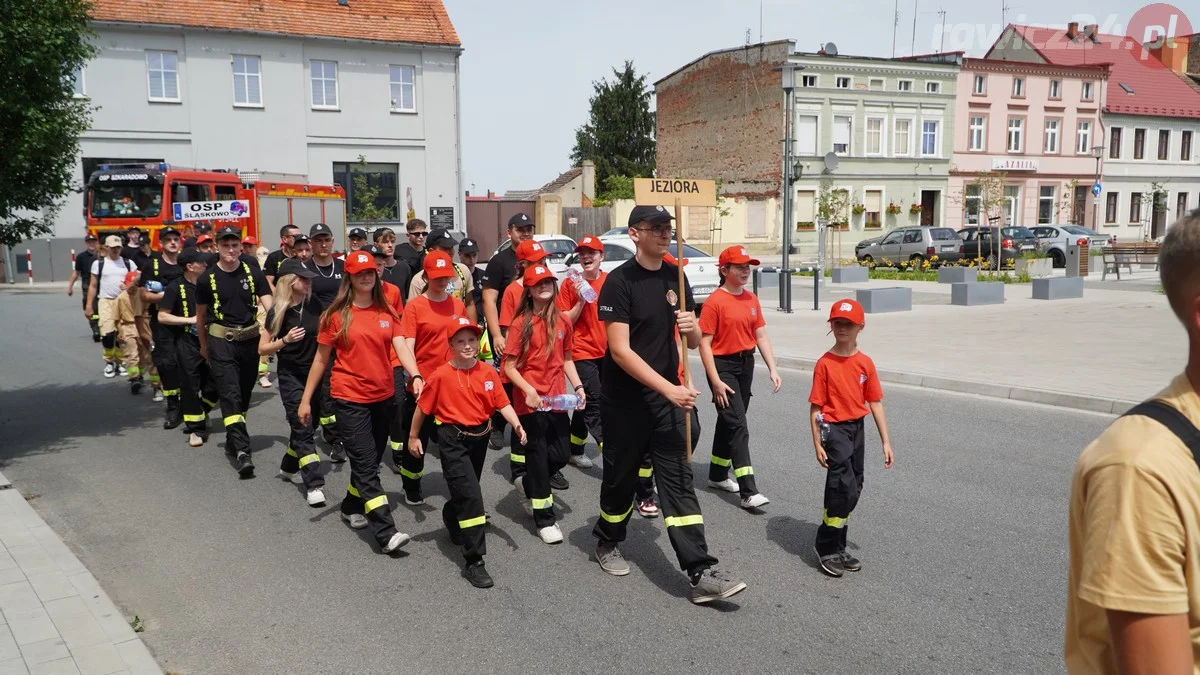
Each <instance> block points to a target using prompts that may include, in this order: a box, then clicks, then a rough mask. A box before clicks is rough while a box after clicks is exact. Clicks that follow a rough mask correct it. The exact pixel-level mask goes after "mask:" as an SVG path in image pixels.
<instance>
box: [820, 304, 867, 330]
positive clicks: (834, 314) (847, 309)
mask: <svg viewBox="0 0 1200 675" xmlns="http://www.w3.org/2000/svg"><path fill="white" fill-rule="evenodd" d="M834 319H846V320H848V321H850V322H851V323H853V324H855V325H858V326H861V325H863V324H864V323H866V321H867V320H866V318H865V316H864V315H863V308H862V305H860V304H858V301H856V300H851V299H850V298H843V299H841V300H838V301H837V302H835V303H833V307H830V308H829V320H830V321H833V320H834Z"/></svg>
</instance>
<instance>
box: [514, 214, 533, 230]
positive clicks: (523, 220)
mask: <svg viewBox="0 0 1200 675" xmlns="http://www.w3.org/2000/svg"><path fill="white" fill-rule="evenodd" d="M508 226H509V227H533V219H532V218H530V217H529V216H527V215H525V214H524V213H518V214H516V215H514V216H513V217H512V218H509V219H508Z"/></svg>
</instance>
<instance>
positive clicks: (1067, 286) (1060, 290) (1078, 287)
mask: <svg viewBox="0 0 1200 675" xmlns="http://www.w3.org/2000/svg"><path fill="white" fill-rule="evenodd" d="M1082 297H1083V277H1055V278H1050V279H1034V280H1033V299H1034V300H1068V299H1072V298H1082Z"/></svg>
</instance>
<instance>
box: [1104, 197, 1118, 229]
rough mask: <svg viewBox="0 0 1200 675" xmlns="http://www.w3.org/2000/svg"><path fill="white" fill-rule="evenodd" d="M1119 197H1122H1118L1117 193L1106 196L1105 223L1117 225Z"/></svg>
mask: <svg viewBox="0 0 1200 675" xmlns="http://www.w3.org/2000/svg"><path fill="white" fill-rule="evenodd" d="M1119 196H1120V195H1118V194H1117V193H1116V192H1110V193H1108V194H1107V195H1105V196H1104V222H1105V223H1116V222H1117V198H1118V197H1119Z"/></svg>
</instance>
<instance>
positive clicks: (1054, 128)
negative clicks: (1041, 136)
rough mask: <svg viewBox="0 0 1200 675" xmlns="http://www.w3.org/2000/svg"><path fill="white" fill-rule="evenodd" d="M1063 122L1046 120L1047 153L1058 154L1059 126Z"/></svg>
mask: <svg viewBox="0 0 1200 675" xmlns="http://www.w3.org/2000/svg"><path fill="white" fill-rule="evenodd" d="M1061 124H1062V122H1061V121H1060V120H1046V143H1045V152H1046V153H1047V154H1050V155H1057V154H1058V128H1059V126H1060V125H1061Z"/></svg>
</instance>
